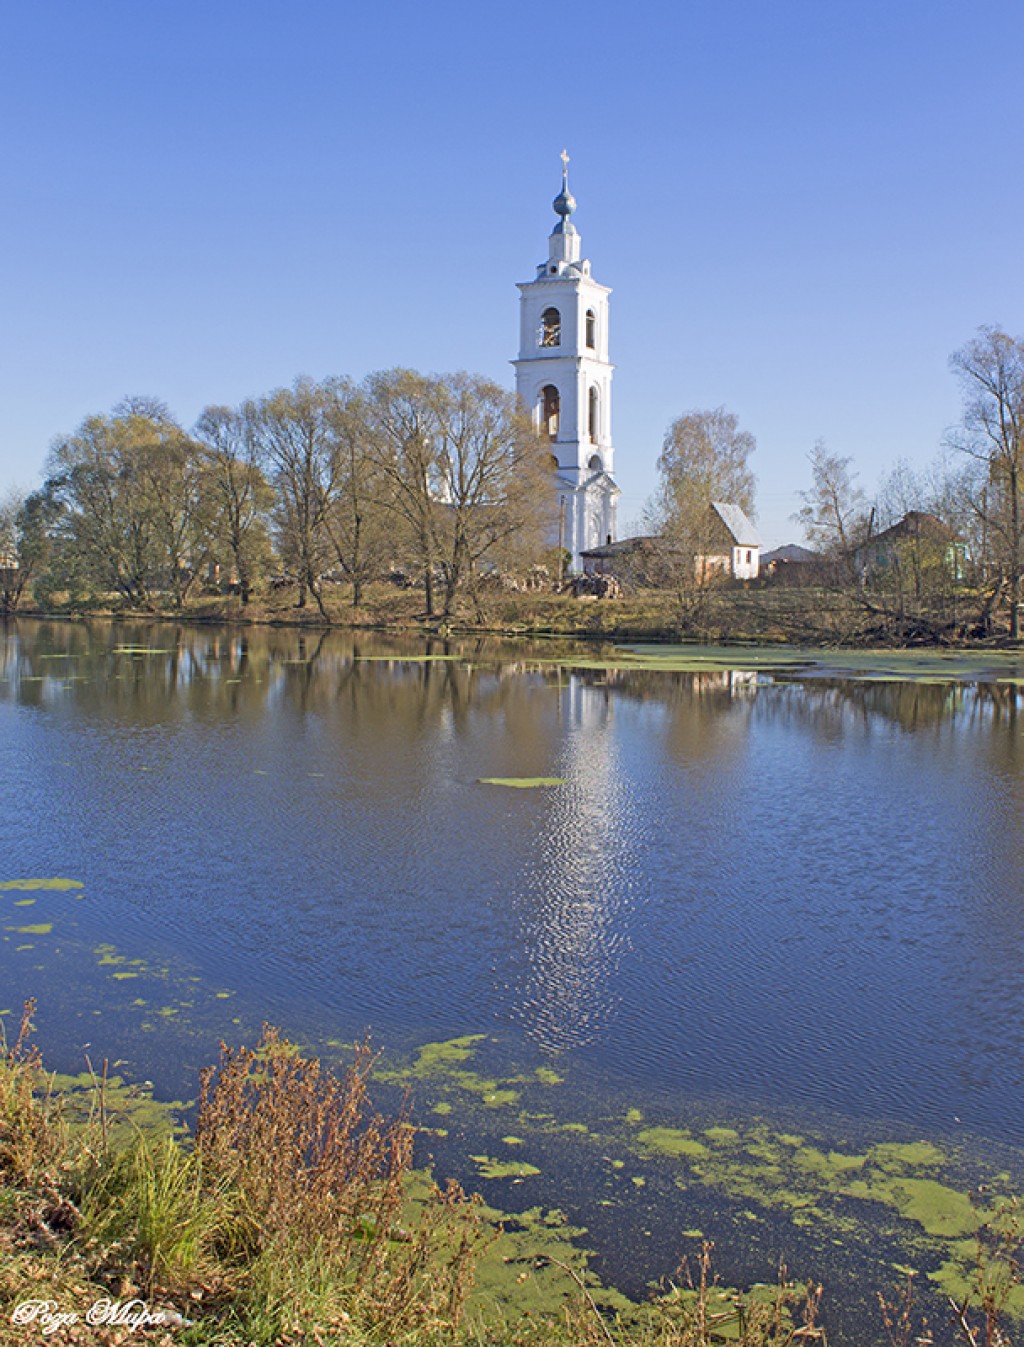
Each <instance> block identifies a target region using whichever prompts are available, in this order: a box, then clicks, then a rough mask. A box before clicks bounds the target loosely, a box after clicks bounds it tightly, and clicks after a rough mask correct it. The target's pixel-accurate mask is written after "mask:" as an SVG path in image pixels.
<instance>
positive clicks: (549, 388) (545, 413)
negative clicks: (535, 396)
mask: <svg viewBox="0 0 1024 1347" xmlns="http://www.w3.org/2000/svg"><path fill="white" fill-rule="evenodd" d="M540 399H541V428H542V430H544V431H546V432H547V434H548V435H549V437H550V438H551V439H556V438H557V436H558V412H559V406H560V399H559V396H558V389H557V388H556V387H555V385H554V384H545V385H544V387H543V388H542V389H541V390H540Z"/></svg>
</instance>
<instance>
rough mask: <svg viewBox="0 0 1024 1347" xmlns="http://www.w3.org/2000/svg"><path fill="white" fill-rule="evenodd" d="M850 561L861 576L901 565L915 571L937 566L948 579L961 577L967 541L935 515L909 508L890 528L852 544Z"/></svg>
mask: <svg viewBox="0 0 1024 1347" xmlns="http://www.w3.org/2000/svg"><path fill="white" fill-rule="evenodd" d="M853 560H854V565H855V566H856V568H857V570H858V571H859V572H860V573H861V574H863V575H864V576H865V577H870V576H871V575H875V574H878V573H879V572H885V571H895V570H897V569H901V568H902V569H904V570H908V571H913V572H915V573H919V572H920V571H922V570H929V569H936V568H939V567H941V568H942V569H943V570H945V572H946V574H947V575H948V576H949V578H950V579H951V580H962V579H963V576H964V567H965V563H966V560H967V544H966V543H965V542H964V541H963V539H962V538H960V537H959V536H958V535H957V533H956V531H955V530H954V529H952V528H950V526H949V525H948V524H945V523H943V521H942V520H941V519H939V518H938V516H937V515H934V514H928V513H927V512H926V511H924V510H910V511H909V512H908V513H907V514H905V515H904V516H903V518H902V519H901V520H900V521H899V522H898V523H896V524H893V526H892V527H891V528H887V529H885V530H884V531H883V532H882V533H876V534H875V535H874V537H872V538H869V539H868V540H867V542H864V543H861V545H860V546H859V547H856V548H855V549H854V553H853Z"/></svg>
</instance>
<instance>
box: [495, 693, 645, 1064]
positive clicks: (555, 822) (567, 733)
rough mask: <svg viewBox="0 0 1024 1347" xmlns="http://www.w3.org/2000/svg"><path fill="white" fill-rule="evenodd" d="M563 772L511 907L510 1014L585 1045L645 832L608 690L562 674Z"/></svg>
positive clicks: (637, 872) (613, 966)
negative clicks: (514, 940)
mask: <svg viewBox="0 0 1024 1347" xmlns="http://www.w3.org/2000/svg"><path fill="white" fill-rule="evenodd" d="M560 711H561V718H562V724H563V731H564V737H563V740H562V765H561V772H562V775H563V776H565V777H566V778H567V781H568V783H569V784H567V785H566V786H564V787H560V788H558V789H557V790H555V791H552V792H551V793H550V795H549V796H548V797H547V800H548V809H547V810H546V812H545V815H544V820H543V824H542V828H541V832H540V836H539V837H538V838H537V841H536V846H535V848H534V850H533V855H532V859H531V861H530V863H528V864H527V865H526V866H525V867H524V871H523V875H522V879H521V881H520V882H521V885H522V887H521V889H520V891H519V892H518V893H517V895H516V897H517V906H518V911H519V915H520V919H521V922H522V926H523V934H522V940H521V942H520V946H521V949H522V951H523V953H522V956H521V957H522V958H523V959H524V960H525V967H522V968H521V969H520V970H519V972H518V977H517V981H516V986H515V988H514V992H513V1009H514V1013H515V1014H516V1015H517V1017H518V1018H519V1019H521V1020H522V1021H523V1022H524V1023H525V1025H526V1027H527V1031H528V1032H529V1033H530V1034H531V1035H532V1036H533V1037H534V1038H536V1039H537V1040H538V1042H540V1043H541V1045H542V1046H544V1047H547V1048H552V1049H565V1048H571V1047H576V1046H579V1045H580V1044H583V1043H588V1042H591V1041H592V1040H593V1039H594V1038H595V1037H597V1036H598V1035H599V1033H600V1030H601V1028H602V1026H603V1025H604V1024H606V1023H607V1021H608V1019H609V1018H610V1017H611V1016H612V1014H613V1013H614V1010H615V1007H616V1005H617V1003H618V1000H619V993H618V991H617V989H616V986H615V980H616V974H617V972H618V969H619V966H620V963H621V960H622V957H623V954H624V953H625V951H626V950H628V948H629V936H628V933H627V929H626V928H627V926H628V923H627V922H626V921H625V919H624V913H625V912H626V911H628V909H630V908H633V907H635V906H636V904H637V903H638V901H639V900H640V899H641V898H642V896H643V892H644V884H645V881H644V879H643V878H642V874H643V864H642V862H640V861H639V860H638V858H637V856H636V851H637V848H638V847H639V846H640V845H641V844H642V842H643V839H644V832H643V829H642V826H641V824H640V822H639V820H638V818H637V814H636V810H635V808H634V806H633V804H632V801H631V798H630V794H629V787H628V783H627V781H626V780H625V777H624V774H623V772H622V770H621V768H620V764H619V761H618V740H617V736H616V734H615V730H614V726H613V724H612V723H611V722H612V714H613V698H612V696H611V694H610V692H609V689H607V688H604V687H594V686H587V685H586V684H585V682H584V681H583V680H581V679H580V678H578V677H575V676H570V677H569V678H568V679H567V680H566V683H565V686H564V688H563V689H562V690H561V695H560Z"/></svg>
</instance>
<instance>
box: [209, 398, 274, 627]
mask: <svg viewBox="0 0 1024 1347" xmlns="http://www.w3.org/2000/svg"><path fill="white" fill-rule="evenodd" d="M194 433H195V437H196V440H197V443H198V448H199V463H200V471H201V496H202V502H203V519H204V523H205V528H206V530H207V533H208V535H209V540H210V548H211V550H212V555H213V556H214V557H215V558H216V559H217V560H218V563H219V561H220V559H221V557H225V558H229V559H230V566H231V569H232V571H233V573H234V575H235V576H236V577H237V581H238V590H239V594H240V595H241V599H242V603H243V604H246V603H248V602H249V597H250V595H251V593H252V589H253V585H254V584H255V582H256V579H257V576H258V574H259V571H260V569H261V567H263V566H264V565H265V563H266V561H267V559H268V557H269V555H270V534H269V531H268V527H267V521H268V518H269V513H270V510H271V508H272V506H273V502H274V492H273V489H272V488H271V486H270V483H269V482H268V481H267V479H266V477H265V476H264V475H263V471H262V469H261V468H260V465H259V444H258V438H257V435H256V433H255V427H254V425H253V423H252V419H251V418H250V417H248V416H246V415H245V414H244V413H243V412H241V411H236V410H234V409H233V408H231V407H207V408H206V409H205V411H204V412H203V413H202V415H201V416H200V417H199V420H198V421H197V422H196V428H195V432H194Z"/></svg>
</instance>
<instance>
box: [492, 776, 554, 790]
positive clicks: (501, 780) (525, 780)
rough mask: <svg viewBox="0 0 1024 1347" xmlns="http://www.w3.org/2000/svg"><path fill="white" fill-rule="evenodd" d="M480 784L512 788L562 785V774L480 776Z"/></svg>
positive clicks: (527, 788) (521, 788)
mask: <svg viewBox="0 0 1024 1347" xmlns="http://www.w3.org/2000/svg"><path fill="white" fill-rule="evenodd" d="M477 780H478V781H479V783H480V785H481V786H509V787H511V789H513V790H529V789H530V788H531V787H533V786H564V785H565V777H563V776H481V777H477Z"/></svg>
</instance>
